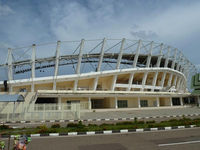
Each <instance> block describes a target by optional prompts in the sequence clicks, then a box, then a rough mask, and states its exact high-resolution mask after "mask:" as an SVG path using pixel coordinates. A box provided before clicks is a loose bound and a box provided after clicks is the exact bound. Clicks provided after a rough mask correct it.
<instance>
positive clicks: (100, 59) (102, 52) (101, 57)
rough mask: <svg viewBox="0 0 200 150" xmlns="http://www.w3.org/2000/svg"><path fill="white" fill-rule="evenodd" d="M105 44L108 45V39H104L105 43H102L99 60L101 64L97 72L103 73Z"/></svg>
mask: <svg viewBox="0 0 200 150" xmlns="http://www.w3.org/2000/svg"><path fill="white" fill-rule="evenodd" d="M105 44H106V38H104V39H103V42H102V46H101V54H100V58H99V63H98V67H97V72H99V71H101V65H102V61H103V55H104V48H105Z"/></svg>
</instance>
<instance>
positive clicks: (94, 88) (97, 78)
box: [93, 77, 99, 91]
mask: <svg viewBox="0 0 200 150" xmlns="http://www.w3.org/2000/svg"><path fill="white" fill-rule="evenodd" d="M98 80H99V77H96V78H94V83H93V91H96V89H97V84H98Z"/></svg>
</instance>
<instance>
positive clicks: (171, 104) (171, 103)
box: [170, 97, 173, 107]
mask: <svg viewBox="0 0 200 150" xmlns="http://www.w3.org/2000/svg"><path fill="white" fill-rule="evenodd" d="M170 106H171V107H172V106H173V102H172V97H170Z"/></svg>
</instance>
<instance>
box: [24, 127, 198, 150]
mask: <svg viewBox="0 0 200 150" xmlns="http://www.w3.org/2000/svg"><path fill="white" fill-rule="evenodd" d="M199 149H200V128H194V129H184V130H172V131H156V132H144V133H129V134H112V135H93V136H73V137H72V136H71V137H42V138H41V137H40V138H39V137H35V138H32V142H31V143H30V144H29V145H28V150H199Z"/></svg>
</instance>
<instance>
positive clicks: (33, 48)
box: [31, 44, 36, 92]
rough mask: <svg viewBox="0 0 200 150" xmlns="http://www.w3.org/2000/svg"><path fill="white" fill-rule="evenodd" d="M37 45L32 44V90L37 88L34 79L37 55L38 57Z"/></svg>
mask: <svg viewBox="0 0 200 150" xmlns="http://www.w3.org/2000/svg"><path fill="white" fill-rule="evenodd" d="M35 47H36V45H35V44H33V45H32V56H31V66H32V67H31V80H32V84H31V92H34V90H35V84H34V79H35V57H36V51H35Z"/></svg>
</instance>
